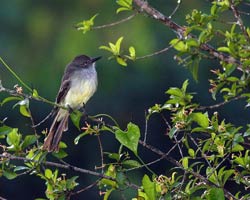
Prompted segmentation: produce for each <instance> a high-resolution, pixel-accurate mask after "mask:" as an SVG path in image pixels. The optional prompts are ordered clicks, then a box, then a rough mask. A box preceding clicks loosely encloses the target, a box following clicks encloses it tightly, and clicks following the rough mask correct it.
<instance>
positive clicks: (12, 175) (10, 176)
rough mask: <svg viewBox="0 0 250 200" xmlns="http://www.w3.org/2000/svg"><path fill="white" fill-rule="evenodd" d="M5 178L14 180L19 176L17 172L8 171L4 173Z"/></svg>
mask: <svg viewBox="0 0 250 200" xmlns="http://www.w3.org/2000/svg"><path fill="white" fill-rule="evenodd" d="M3 176H4V177H6V178H7V179H9V180H13V179H14V178H16V177H17V174H16V173H15V172H12V171H10V170H8V169H6V170H4V171H3Z"/></svg>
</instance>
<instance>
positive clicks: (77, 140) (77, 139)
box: [74, 131, 89, 145]
mask: <svg viewBox="0 0 250 200" xmlns="http://www.w3.org/2000/svg"><path fill="white" fill-rule="evenodd" d="M86 135H89V132H88V131H85V132H83V133H81V134H79V135H78V136H77V137H76V138H75V140H74V143H75V144H76V145H77V144H78V142H79V140H80V139H81V138H82V137H84V136H86Z"/></svg>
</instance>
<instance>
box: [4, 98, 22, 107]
mask: <svg viewBox="0 0 250 200" xmlns="http://www.w3.org/2000/svg"><path fill="white" fill-rule="evenodd" d="M21 100H23V98H21V97H6V98H5V99H4V100H3V101H2V102H1V106H3V105H4V104H5V103H7V102H10V101H21Z"/></svg>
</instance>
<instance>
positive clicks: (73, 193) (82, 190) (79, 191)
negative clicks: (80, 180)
mask: <svg viewBox="0 0 250 200" xmlns="http://www.w3.org/2000/svg"><path fill="white" fill-rule="evenodd" d="M100 180H101V178H99V179H97V180H96V181H95V182H94V183H92V184H90V185H88V186H86V187H84V188H82V189H80V190H78V191H76V192H72V193H71V194H70V195H78V194H80V193H82V192H85V191H87V190H89V189H91V188H92V187H94V186H96V185H97V184H98V183H99V181H100Z"/></svg>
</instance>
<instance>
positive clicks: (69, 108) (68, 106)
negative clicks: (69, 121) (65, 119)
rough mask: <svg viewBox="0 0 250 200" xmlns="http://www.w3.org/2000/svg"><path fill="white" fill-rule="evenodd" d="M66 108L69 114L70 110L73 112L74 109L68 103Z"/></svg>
mask: <svg viewBox="0 0 250 200" xmlns="http://www.w3.org/2000/svg"><path fill="white" fill-rule="evenodd" d="M66 107H67V110H68V111H69V114H71V113H72V112H74V109H73V108H71V107H70V105H67V106H66Z"/></svg>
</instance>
